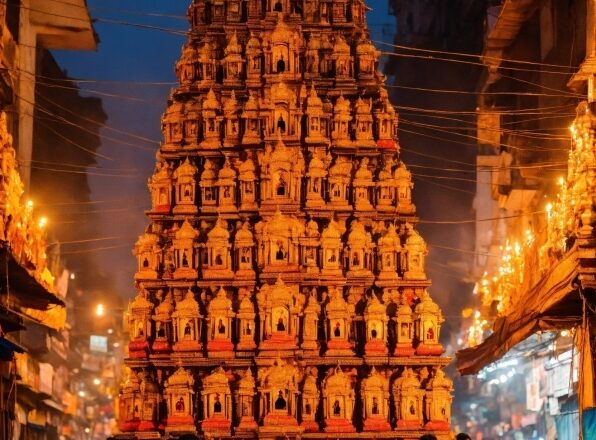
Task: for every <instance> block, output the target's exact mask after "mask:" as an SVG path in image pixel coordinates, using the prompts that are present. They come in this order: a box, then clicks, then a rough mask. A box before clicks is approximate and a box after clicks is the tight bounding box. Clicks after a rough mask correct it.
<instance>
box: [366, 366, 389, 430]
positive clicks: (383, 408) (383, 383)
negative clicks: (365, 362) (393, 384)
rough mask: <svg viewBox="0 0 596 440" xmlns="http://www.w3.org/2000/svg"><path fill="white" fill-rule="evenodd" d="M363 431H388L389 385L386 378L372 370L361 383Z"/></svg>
mask: <svg viewBox="0 0 596 440" xmlns="http://www.w3.org/2000/svg"><path fill="white" fill-rule="evenodd" d="M360 393H361V397H362V402H363V407H364V409H363V418H364V431H389V430H391V426H390V425H389V383H388V381H387V378H386V377H384V376H383V375H382V374H381V373H379V372H378V371H377V370H376V368H375V367H373V368H372V370H371V372H370V374H369V375H368V377H366V378H365V379H364V380H363V381H362V388H361V390H360Z"/></svg>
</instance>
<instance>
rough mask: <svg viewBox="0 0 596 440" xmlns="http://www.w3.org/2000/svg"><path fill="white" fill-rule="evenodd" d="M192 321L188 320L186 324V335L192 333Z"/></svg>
mask: <svg viewBox="0 0 596 440" xmlns="http://www.w3.org/2000/svg"><path fill="white" fill-rule="evenodd" d="M191 330H192V329H191V328H190V322H187V323H186V325H185V326H184V336H190V334H191Z"/></svg>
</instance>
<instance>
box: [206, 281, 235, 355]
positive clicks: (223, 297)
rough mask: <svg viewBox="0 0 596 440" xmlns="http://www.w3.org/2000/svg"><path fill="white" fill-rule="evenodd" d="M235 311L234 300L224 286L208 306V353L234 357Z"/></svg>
mask: <svg viewBox="0 0 596 440" xmlns="http://www.w3.org/2000/svg"><path fill="white" fill-rule="evenodd" d="M235 315H236V314H235V313H234V311H233V310H232V301H231V300H230V298H228V294H227V293H226V290H225V289H224V288H223V287H220V289H219V290H218V291H217V295H215V297H214V298H213V299H212V300H211V301H210V302H209V307H208V308H207V355H208V356H209V357H217V358H231V357H234V344H232V325H233V319H234V317H235Z"/></svg>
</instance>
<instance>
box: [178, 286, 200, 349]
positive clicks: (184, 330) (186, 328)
mask: <svg viewBox="0 0 596 440" xmlns="http://www.w3.org/2000/svg"><path fill="white" fill-rule="evenodd" d="M202 321H203V317H202V316H201V311H200V309H199V303H198V302H197V300H196V299H195V295H194V293H193V292H192V290H188V292H186V295H185V296H184V299H182V300H180V301H177V302H176V309H175V310H174V312H173V313H172V325H173V327H174V346H173V350H174V351H175V352H194V354H195V356H196V355H199V356H200V352H201V351H202V348H203V344H202V342H201V338H202V332H201V327H202Z"/></svg>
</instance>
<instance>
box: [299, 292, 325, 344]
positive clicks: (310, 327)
mask: <svg viewBox="0 0 596 440" xmlns="http://www.w3.org/2000/svg"><path fill="white" fill-rule="evenodd" d="M320 313H321V306H320V305H319V301H318V299H317V289H316V288H315V287H313V288H312V290H311V291H310V294H309V295H308V300H307V304H306V307H305V308H304V312H303V318H302V342H301V344H300V348H302V350H304V351H305V352H308V351H311V352H312V351H314V352H315V353H318V352H319V349H320V346H319V334H318V333H319V316H320Z"/></svg>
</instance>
